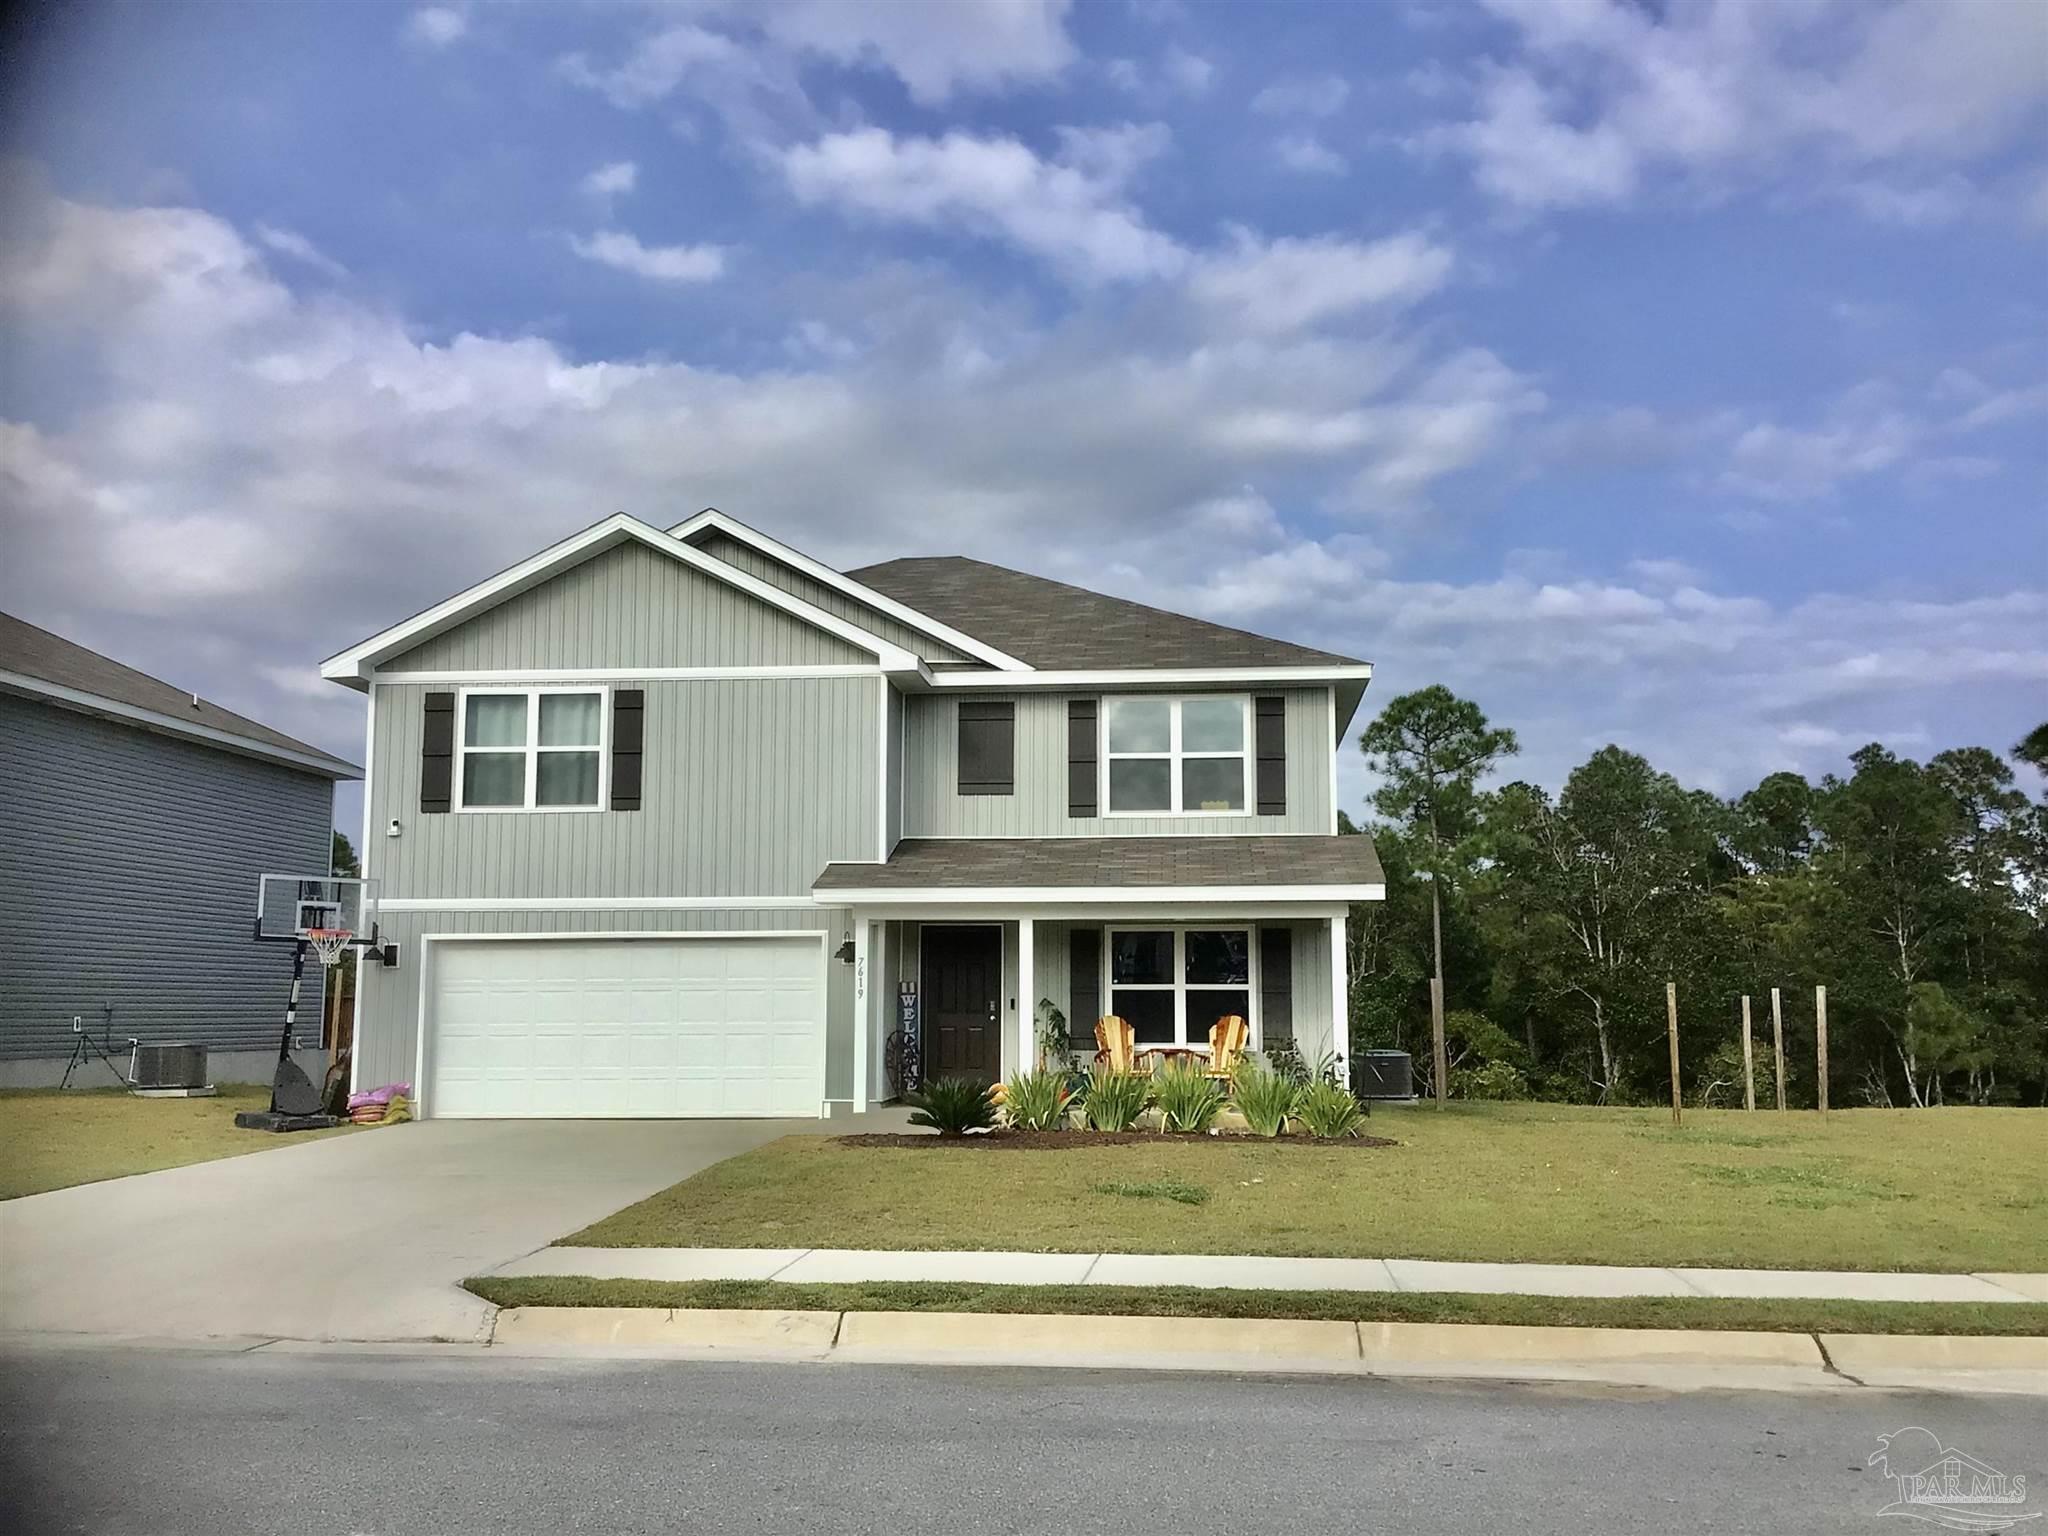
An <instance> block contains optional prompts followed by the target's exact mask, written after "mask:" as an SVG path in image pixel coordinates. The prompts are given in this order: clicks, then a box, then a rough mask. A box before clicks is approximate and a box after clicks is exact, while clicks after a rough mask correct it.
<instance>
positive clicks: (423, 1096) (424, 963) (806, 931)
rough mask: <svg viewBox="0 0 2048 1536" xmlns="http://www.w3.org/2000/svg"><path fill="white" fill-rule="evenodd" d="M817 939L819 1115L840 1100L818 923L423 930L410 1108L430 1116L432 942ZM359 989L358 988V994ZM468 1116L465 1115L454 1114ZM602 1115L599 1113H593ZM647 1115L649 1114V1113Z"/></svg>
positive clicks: (827, 940)
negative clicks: (831, 1095) (829, 1093)
mask: <svg viewBox="0 0 2048 1536" xmlns="http://www.w3.org/2000/svg"><path fill="white" fill-rule="evenodd" d="M809 938H815V939H816V940H817V941H818V1002H819V1007H820V1010H821V1011H820V1012H819V1014H818V1118H819V1119H820V1120H823V1119H825V1118H827V1112H826V1108H825V1106H826V1105H828V1104H832V1103H844V1102H845V1101H844V1100H843V1099H842V1100H834V1099H828V1098H827V1097H826V1096H825V1090H826V1088H827V1087H828V1086H829V1085H830V1084H831V1081H832V1063H831V1054H832V971H831V964H832V948H831V945H832V935H831V933H830V931H828V930H826V929H823V928H741V929H722V928H688V929H679V930H677V931H675V932H673V933H663V932H660V931H659V930H655V929H647V928H639V929H611V928H608V929H602V930H599V931H596V932H591V933H580V932H565V931H555V932H549V933H423V934H421V935H420V939H419V945H420V987H419V1019H418V1023H417V1026H416V1028H415V1031H414V1035H413V1073H412V1086H413V1101H412V1102H413V1113H414V1115H415V1116H416V1117H417V1118H419V1119H422V1120H425V1119H431V1118H432V1117H433V1106H432V1105H431V1104H430V1103H429V1102H428V1097H427V1088H428V1083H427V1017H428V1010H427V1004H428V1002H429V1001H430V1000H431V999H432V997H433V993H434V952H435V951H434V946H435V945H436V944H450V943H455V944H508V943H527V942H534V943H548V942H553V943H576V942H579V941H581V940H585V939H603V940H611V939H809ZM359 995H360V994H359ZM458 1118H469V1117H458ZM475 1118H477V1119H495V1120H561V1119H564V1118H569V1119H574V1118H579V1117H576V1116H566V1117H565V1116H562V1115H553V1114H534V1115H488V1116H483V1115H480V1116H476V1117H475ZM592 1118H602V1117H592ZM650 1118H651V1117H650ZM687 1118H691V1119H706V1120H709V1119H730V1120H742V1119H754V1120H774V1119H786V1118H787V1117H786V1116H782V1115H726V1116H713V1115H703V1116H690V1117H687Z"/></svg>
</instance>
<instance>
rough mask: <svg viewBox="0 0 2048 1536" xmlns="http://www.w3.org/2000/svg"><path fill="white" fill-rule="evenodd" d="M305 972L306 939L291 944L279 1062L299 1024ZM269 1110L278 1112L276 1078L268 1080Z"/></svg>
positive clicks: (285, 1056) (284, 1058)
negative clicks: (288, 990) (289, 990)
mask: <svg viewBox="0 0 2048 1536" xmlns="http://www.w3.org/2000/svg"><path fill="white" fill-rule="evenodd" d="M305 974H306V941H305V940H304V939H300V940H298V941H297V942H296V943H295V944H293V945H292V995H291V997H290V998H289V999H287V1000H286V1002H285V1005H284V1033H283V1034H282V1035H280V1036H278V1040H277V1059H278V1061H279V1063H283V1062H286V1061H289V1060H290V1059H291V1054H292V1035H293V1033H294V1032H295V1031H296V1030H297V1029H298V1024H299V982H300V981H301V980H302V979H303V978H304V976H305ZM270 1112H271V1113H272V1114H273V1115H274V1114H276V1113H278V1108H277V1079H276V1078H275V1077H273V1078H272V1079H271V1081H270Z"/></svg>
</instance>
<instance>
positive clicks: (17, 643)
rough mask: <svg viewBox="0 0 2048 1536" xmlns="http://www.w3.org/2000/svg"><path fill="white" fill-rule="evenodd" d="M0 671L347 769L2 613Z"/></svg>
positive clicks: (300, 743)
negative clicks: (322, 759) (324, 760)
mask: <svg viewBox="0 0 2048 1536" xmlns="http://www.w3.org/2000/svg"><path fill="white" fill-rule="evenodd" d="M0 672H14V673H18V674H20V675H21V676H23V677H28V678H34V679H37V680H39V681H41V682H45V683H52V684H55V685H56V686H57V687H59V688H71V689H75V690H77V691H78V692H80V693H89V694H92V695H94V696H96V697H98V698H102V699H110V700H112V701H113V702H114V703H116V704H126V705H128V706H130V707H131V708H134V709H146V710H149V711H151V712H152V713H154V714H159V715H168V716H171V717H172V718H173V719H175V720H178V721H181V722H185V723H189V724H191V725H194V726H198V727H201V728H203V729H206V730H213V731H224V732H226V733H227V734H229V735H231V736H240V737H242V738H243V739H245V740H247V741H249V742H251V743H254V744H255V745H258V746H265V747H275V748H278V749H280V750H282V751H285V752H294V753H301V754H305V755H308V756H312V757H319V758H326V759H329V760H330V761H334V762H337V763H341V764H342V766H348V765H347V764H346V763H345V762H343V761H342V760H341V759H338V758H335V756H334V754H333V753H331V752H328V751H325V750H323V749H322V748H320V747H315V746H310V745H308V744H307V743H306V742H303V741H300V740H299V739H298V738H297V737H294V736H287V735H285V734H284V732H282V731H273V730H272V729H271V728H270V727H269V726H267V725H263V724H261V723H260V722H258V721H255V720H251V719H250V718H249V717H248V716H247V715H238V714H236V713H235V712H234V711H233V710H231V709H222V708H221V707H220V706H219V705H218V704H212V703H209V702H208V701H207V700H205V699H198V700H197V701H196V702H195V700H194V696H193V694H192V693H191V691H190V690H189V689H184V688H174V687H172V686H171V685H170V684H169V683H166V682H163V681H161V680H159V679H157V678H154V677H151V676H150V675H149V674H148V673H146V672H138V671H136V670H135V669H134V668H133V667H129V666H123V665H122V664H121V663H120V662H118V661H115V660H114V659H112V658H111V657H108V656H102V655H101V654H100V653H99V652H98V651H89V650H87V649H86V648H85V647H84V646H82V645H76V644H74V643H72V642H71V641H69V640H66V639H65V638H64V637H63V636H62V635H53V634H51V633H50V631H48V630H47V629H39V628H37V627H36V626H35V625H33V624H30V623H28V622H27V621H26V620H24V619H17V618H15V617H14V616H13V615H12V614H8V613H0Z"/></svg>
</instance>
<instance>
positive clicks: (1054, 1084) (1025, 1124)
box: [1003, 1068, 1067, 1131]
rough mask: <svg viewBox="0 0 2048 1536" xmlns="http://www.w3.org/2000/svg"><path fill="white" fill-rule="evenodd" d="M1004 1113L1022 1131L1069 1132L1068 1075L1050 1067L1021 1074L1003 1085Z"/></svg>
mask: <svg viewBox="0 0 2048 1536" xmlns="http://www.w3.org/2000/svg"><path fill="white" fill-rule="evenodd" d="M1003 1111H1004V1113H1006V1114H1007V1115H1008V1116H1009V1117H1010V1124H1012V1125H1014V1126H1016V1127H1017V1128H1018V1129H1019V1130H1022V1131H1057V1130H1063V1129H1065V1127H1066V1124H1067V1074H1066V1073H1065V1072H1063V1071H1054V1070H1052V1069H1050V1068H1047V1069H1045V1070H1043V1071H1038V1072H1019V1073H1017V1074H1016V1075H1015V1076H1013V1077H1012V1078H1011V1079H1010V1080H1009V1081H1008V1082H1006V1083H1004V1084H1003Z"/></svg>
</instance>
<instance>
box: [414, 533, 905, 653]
mask: <svg viewBox="0 0 2048 1536" xmlns="http://www.w3.org/2000/svg"><path fill="white" fill-rule="evenodd" d="M874 663H875V657H874V654H873V653H872V652H871V651H866V650H863V649H861V648H860V647H859V646H857V645H854V644H852V643H851V642H849V641H846V640H842V639H840V638H839V637H838V636H837V635H833V634H829V633H827V632H826V631H824V630H822V629H819V628H817V627H815V626H814V625H811V624H808V623H806V622H805V621H803V620H802V619H799V618H796V617H795V616H793V615H791V614H787V613H784V612H783V611H782V610H781V609H779V608H776V607H774V606H772V605H771V604H769V603H766V602H763V601H762V600H761V599H760V598H757V597H753V596H750V595H749V594H747V593H745V592H741V591H739V590H738V589H737V588H735V587H732V586H730V585H728V584H727V583H725V582H722V581H720V580H718V579H717V578H716V577H715V576H709V575H706V574H705V573H704V572H702V571H699V570H696V569H694V568H692V567H690V566H687V565H685V564H683V562H682V561H680V560H676V559H672V558H670V557H669V556H667V555H664V554H662V553H660V552H659V551H657V550H652V549H649V548H647V547H646V546H645V545H644V544H638V543H626V544H620V545H616V546H614V547H613V548H611V549H608V550H606V551H604V552H603V553H601V554H598V555H593V556H592V557H591V558H590V559H588V560H586V561H584V562H583V563H582V564H581V565H578V566H574V567H572V568H571V569H569V570H566V571H563V572H562V573H561V574H559V575H557V576H555V577H553V578H552V579H550V580H549V581H547V582H545V583H543V584H542V585H540V586H537V587H535V588H533V589H532V590H531V591H529V592H523V593H521V594H520V595H519V596H517V597H514V598H510V599H508V600H507V601H505V602H503V603H501V604H499V605H498V606H497V607H495V608H492V609H490V610H488V611H487V612H484V613H480V614H478V615H477V616H476V617H475V618H473V619H471V620H469V621H468V622H467V623H465V624H461V625H458V626H457V627H456V628H454V629H451V630H449V631H448V632H447V633H445V634H441V635H437V636H435V637H434V638H433V639H431V640H427V641H423V642H422V643H420V644H419V645H416V646H414V647H413V648H412V649H411V650H409V651H407V652H405V653H404V654H403V655H401V656H397V657H395V658H393V659H392V660H390V661H388V662H385V663H384V664H383V666H382V668H381V670H383V671H386V672H469V671H490V670H496V669H499V668H508V667H762V666H843V665H862V664H866V665H873V664H874Z"/></svg>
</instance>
